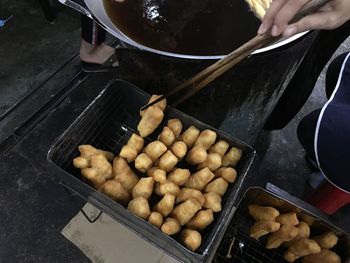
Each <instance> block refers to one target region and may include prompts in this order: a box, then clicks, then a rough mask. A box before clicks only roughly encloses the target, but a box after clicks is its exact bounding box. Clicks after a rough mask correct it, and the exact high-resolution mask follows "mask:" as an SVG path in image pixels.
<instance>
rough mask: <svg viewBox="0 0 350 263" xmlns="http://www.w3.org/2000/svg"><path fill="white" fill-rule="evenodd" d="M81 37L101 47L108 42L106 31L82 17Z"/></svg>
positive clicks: (92, 21)
mask: <svg viewBox="0 0 350 263" xmlns="http://www.w3.org/2000/svg"><path fill="white" fill-rule="evenodd" d="M81 37H82V38H83V39H84V40H85V41H86V42H88V43H90V44H93V45H99V44H101V43H103V42H105V40H106V31H105V30H104V29H103V28H102V27H100V26H99V25H98V24H97V23H96V22H95V21H94V20H92V19H90V18H88V17H87V16H84V15H82V16H81Z"/></svg>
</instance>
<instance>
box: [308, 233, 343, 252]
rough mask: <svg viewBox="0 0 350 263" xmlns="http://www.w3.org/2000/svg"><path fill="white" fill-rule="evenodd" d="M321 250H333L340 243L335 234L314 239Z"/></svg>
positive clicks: (326, 234) (327, 234)
mask: <svg viewBox="0 0 350 263" xmlns="http://www.w3.org/2000/svg"><path fill="white" fill-rule="evenodd" d="M312 239H313V240H315V241H316V242H317V244H318V245H319V246H320V247H321V248H326V249H331V248H333V247H334V246H335V245H336V244H337V243H338V239H339V238H338V237H337V235H336V234H334V233H333V232H330V231H329V232H326V233H323V234H322V235H318V236H314V237H312Z"/></svg>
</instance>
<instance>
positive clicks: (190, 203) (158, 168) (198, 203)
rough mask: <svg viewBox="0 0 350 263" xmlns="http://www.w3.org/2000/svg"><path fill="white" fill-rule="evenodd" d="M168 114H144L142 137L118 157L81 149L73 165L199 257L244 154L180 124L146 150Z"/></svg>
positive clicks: (153, 110)
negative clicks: (203, 240) (148, 138)
mask: <svg viewBox="0 0 350 263" xmlns="http://www.w3.org/2000/svg"><path fill="white" fill-rule="evenodd" d="M156 98H158V96H155V95H154V96H152V98H151V100H150V102H151V101H153V100H155V99H156ZM165 108H166V102H165V101H161V102H160V103H157V104H155V105H154V106H151V107H149V108H147V109H146V110H145V111H143V112H141V113H140V115H141V117H142V118H141V121H140V122H139V124H138V127H137V130H138V133H139V135H138V134H136V133H134V134H132V135H131V137H130V138H129V140H128V141H127V144H126V145H124V146H123V147H122V149H121V150H120V153H119V155H118V156H116V157H115V156H114V155H113V153H110V152H107V151H103V150H99V149H96V148H94V147H92V146H91V145H80V146H79V152H80V156H79V157H77V158H75V159H74V160H73V165H74V166H75V167H76V168H79V169H81V174H82V176H83V177H85V178H86V179H87V180H88V181H89V183H90V184H91V185H92V186H93V187H94V188H96V189H98V191H100V192H102V193H104V194H106V195H107V196H109V197H110V198H112V199H113V200H115V201H117V202H118V203H120V204H122V205H124V206H125V207H127V209H128V210H129V211H131V212H132V213H134V214H135V215H137V216H138V217H140V218H142V219H144V220H147V221H148V222H149V223H150V224H152V225H153V226H155V227H157V228H159V229H160V230H161V231H162V232H164V233H165V234H167V235H169V236H173V235H176V238H177V239H179V240H180V242H182V243H183V244H184V245H185V246H186V247H187V248H188V249H190V250H192V251H195V250H197V249H198V248H199V247H200V245H201V243H202V236H201V232H203V231H204V229H205V228H206V227H207V226H209V225H210V224H211V223H212V222H213V220H214V213H218V212H220V211H221V198H222V196H223V195H224V194H225V192H226V190H227V188H228V185H229V183H233V182H234V181H235V179H236V176H237V172H236V170H235V168H234V167H235V166H236V165H237V164H238V162H239V161H240V159H241V156H242V151H241V150H240V149H238V148H235V147H231V148H230V145H229V143H227V142H226V141H224V140H220V139H218V140H217V134H216V133H215V132H214V131H212V130H209V129H207V130H203V131H200V130H199V129H197V128H196V127H194V126H190V127H188V128H187V129H184V127H183V124H182V122H181V121H180V120H179V119H170V120H168V122H167V125H166V126H165V127H164V128H163V130H162V131H161V133H160V134H159V136H158V138H157V140H155V141H150V142H148V143H147V145H146V143H145V140H144V137H146V136H148V135H150V134H152V133H153V132H154V131H155V130H156V129H157V127H158V126H159V125H160V124H161V122H162V120H163V118H164V110H165ZM183 130H184V131H183ZM111 163H112V164H111ZM180 167H186V168H189V169H184V168H180ZM191 171H192V173H191Z"/></svg>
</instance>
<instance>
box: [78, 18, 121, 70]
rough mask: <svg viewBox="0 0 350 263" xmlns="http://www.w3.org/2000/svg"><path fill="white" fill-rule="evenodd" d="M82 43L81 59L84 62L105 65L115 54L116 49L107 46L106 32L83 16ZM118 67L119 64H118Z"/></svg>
mask: <svg viewBox="0 0 350 263" xmlns="http://www.w3.org/2000/svg"><path fill="white" fill-rule="evenodd" d="M81 28H82V30H81V31H82V41H81V46H80V52H79V53H80V59H81V61H83V62H88V63H96V64H103V63H104V62H105V61H106V60H107V59H108V58H110V57H111V56H112V55H113V54H115V49H114V48H113V47H111V46H108V45H106V44H105V43H104V42H105V40H106V32H105V30H104V29H103V28H101V27H100V26H99V25H98V24H97V23H96V22H95V21H93V20H92V19H90V18H88V17H86V16H82V18H81ZM116 65H117V63H116Z"/></svg>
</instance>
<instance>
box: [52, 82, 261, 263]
mask: <svg viewBox="0 0 350 263" xmlns="http://www.w3.org/2000/svg"><path fill="white" fill-rule="evenodd" d="M148 98H149V95H148V94H146V93H144V92H143V91H141V90H140V89H138V88H136V87H135V86H133V85H132V84H130V83H128V82H126V81H122V80H114V81H112V82H111V83H109V85H107V87H106V88H105V89H104V90H103V91H102V92H101V93H100V94H99V95H98V96H97V97H96V99H94V100H93V101H92V102H91V104H90V105H89V106H88V107H87V108H86V109H85V110H84V111H83V112H82V113H81V115H80V116H79V117H78V118H77V119H76V120H75V122H73V123H72V124H71V125H70V127H68V129H67V130H66V131H65V132H64V133H63V134H62V135H61V136H60V137H59V138H58V139H57V140H56V141H55V143H54V144H53V146H52V147H51V149H50V151H49V153H48V160H49V162H51V163H52V164H53V165H54V166H55V167H56V169H57V168H58V170H59V171H60V173H59V176H60V178H61V180H62V184H63V185H65V186H66V187H67V188H68V189H70V190H71V191H72V192H74V193H76V194H77V195H79V196H80V197H82V198H83V199H85V200H87V201H88V202H89V203H91V204H93V205H94V206H96V207H98V208H99V209H100V210H102V211H103V212H105V213H107V214H109V215H111V216H112V217H113V218H114V219H116V221H118V222H120V223H122V224H123V225H124V226H126V227H127V228H129V229H131V230H133V231H134V232H135V233H136V234H138V235H139V236H140V237H142V238H143V239H145V240H146V241H149V242H151V243H152V244H153V245H155V246H157V247H158V248H160V249H162V250H163V251H164V252H165V253H167V254H169V255H170V256H172V257H175V258H176V259H178V260H179V261H180V262H191V263H192V262H194V263H197V262H198V263H199V262H206V260H207V258H208V257H209V256H210V255H212V254H213V253H214V251H215V249H216V247H217V246H218V243H219V242H220V240H221V236H222V235H223V234H224V229H226V227H227V224H228V223H229V220H228V219H229V218H231V217H232V215H233V213H234V211H235V206H234V205H235V204H236V203H237V201H238V193H239V191H240V189H241V188H242V184H243V181H244V179H245V177H246V175H247V173H248V170H249V168H250V166H251V164H252V162H253V159H254V157H255V150H254V149H253V148H252V147H250V146H249V145H247V144H246V143H244V142H242V141H240V140H238V139H233V138H231V137H229V136H227V135H226V134H223V133H222V132H220V131H218V130H216V129H214V128H213V127H210V126H208V125H206V124H204V123H202V122H199V121H198V120H196V119H194V118H192V117H190V116H188V115H186V114H184V113H182V112H180V111H177V110H175V109H173V108H168V109H167V111H166V114H165V115H166V116H165V118H164V121H163V124H164V123H165V122H166V121H167V119H170V118H179V119H180V120H181V121H182V122H183V124H184V127H188V126H190V125H194V126H196V127H198V128H199V129H201V130H204V129H211V130H214V131H215V132H216V133H217V134H218V139H224V140H226V141H227V142H229V143H230V145H231V146H235V147H238V148H240V149H242V150H243V157H242V161H241V162H240V164H239V165H238V167H237V172H238V177H237V180H236V182H235V184H232V185H230V187H229V188H228V191H227V193H226V194H225V195H224V197H223V199H222V200H223V203H222V205H223V206H222V207H223V209H222V211H221V212H220V213H218V214H217V215H216V216H215V221H214V222H213V224H212V225H211V226H210V227H208V229H206V231H205V232H203V243H202V246H201V247H200V248H199V250H198V251H196V252H192V251H190V250H188V249H187V248H186V247H184V246H183V245H182V244H180V243H179V242H178V241H175V240H174V239H173V238H172V237H169V236H166V235H165V234H163V233H162V232H161V231H160V230H159V229H157V228H155V227H154V226H152V225H150V224H148V223H147V222H146V221H144V220H142V219H140V218H138V217H136V216H135V215H133V214H132V213H131V212H129V211H128V210H126V209H125V208H124V207H123V206H121V205H120V204H118V203H116V202H115V201H113V200H111V199H110V198H108V197H106V196H105V195H103V194H102V193H100V192H97V191H96V190H95V189H93V188H92V187H91V186H89V185H88V184H87V183H84V182H83V180H84V179H83V178H82V177H81V175H80V172H79V171H78V170H77V169H75V168H74V167H73V165H72V159H73V158H74V157H76V156H78V155H79V153H78V151H77V146H78V145H80V144H91V145H93V146H95V147H97V148H101V149H104V150H110V151H112V152H114V153H116V152H119V150H120V148H121V147H122V146H123V145H124V144H125V143H126V142H127V140H128V138H129V137H130V135H131V133H132V132H133V131H134V130H136V127H137V122H138V120H139V117H138V116H139V109H140V108H141V106H143V105H145V104H146V102H147V100H148ZM118 99H119V100H118ZM107 127H108V129H107ZM160 127H162V125H160ZM160 131H161V128H159V130H158V131H157V130H156V131H155V132H154V134H159V132H160ZM155 138H156V135H153V137H150V138H148V140H154V139H155ZM146 140H147V138H146Z"/></svg>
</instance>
